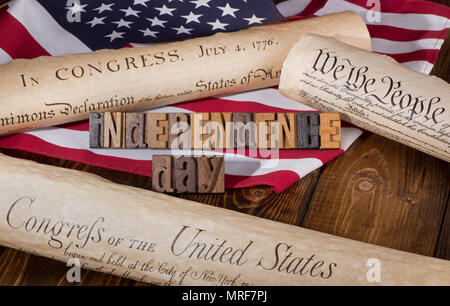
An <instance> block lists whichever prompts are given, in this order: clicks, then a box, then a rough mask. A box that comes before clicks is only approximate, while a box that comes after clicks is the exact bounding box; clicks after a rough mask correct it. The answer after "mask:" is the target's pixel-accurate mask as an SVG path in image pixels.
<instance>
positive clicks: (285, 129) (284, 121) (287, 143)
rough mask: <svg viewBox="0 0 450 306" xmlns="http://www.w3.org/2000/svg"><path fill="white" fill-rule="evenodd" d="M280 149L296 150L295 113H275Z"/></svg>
mask: <svg viewBox="0 0 450 306" xmlns="http://www.w3.org/2000/svg"><path fill="white" fill-rule="evenodd" d="M277 119H278V131H279V135H278V140H279V141H280V149H295V148H297V122H296V121H297V120H296V114H295V113H277Z"/></svg>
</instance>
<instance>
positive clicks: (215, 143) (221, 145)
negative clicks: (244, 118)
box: [205, 113, 233, 149]
mask: <svg viewBox="0 0 450 306" xmlns="http://www.w3.org/2000/svg"><path fill="white" fill-rule="evenodd" d="M232 122H233V118H232V113H211V121H210V122H209V123H208V124H207V126H208V130H209V132H210V137H209V142H210V143H211V149H226V148H231V144H232V140H231V137H232V136H233V125H232V124H231V123H232ZM205 149H206V148H205Z"/></svg>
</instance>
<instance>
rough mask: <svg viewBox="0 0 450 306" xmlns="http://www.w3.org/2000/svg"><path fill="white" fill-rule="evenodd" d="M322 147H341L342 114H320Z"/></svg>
mask: <svg viewBox="0 0 450 306" xmlns="http://www.w3.org/2000/svg"><path fill="white" fill-rule="evenodd" d="M320 148H321V149H340V148H341V115H340V114H338V113H321V114H320Z"/></svg>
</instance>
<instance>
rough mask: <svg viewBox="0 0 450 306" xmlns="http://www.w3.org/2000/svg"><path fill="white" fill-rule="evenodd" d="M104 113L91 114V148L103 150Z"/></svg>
mask: <svg viewBox="0 0 450 306" xmlns="http://www.w3.org/2000/svg"><path fill="white" fill-rule="evenodd" d="M103 116H104V114H103V113H89V147H90V148H103V134H104V132H103Z"/></svg>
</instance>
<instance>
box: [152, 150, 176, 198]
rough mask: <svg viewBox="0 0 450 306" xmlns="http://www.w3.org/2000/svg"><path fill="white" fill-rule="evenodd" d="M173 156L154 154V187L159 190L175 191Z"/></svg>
mask: <svg viewBox="0 0 450 306" xmlns="http://www.w3.org/2000/svg"><path fill="white" fill-rule="evenodd" d="M172 186H173V183H172V156H171V155H153V159H152V187H153V189H154V190H155V191H158V192H173V187H172Z"/></svg>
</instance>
